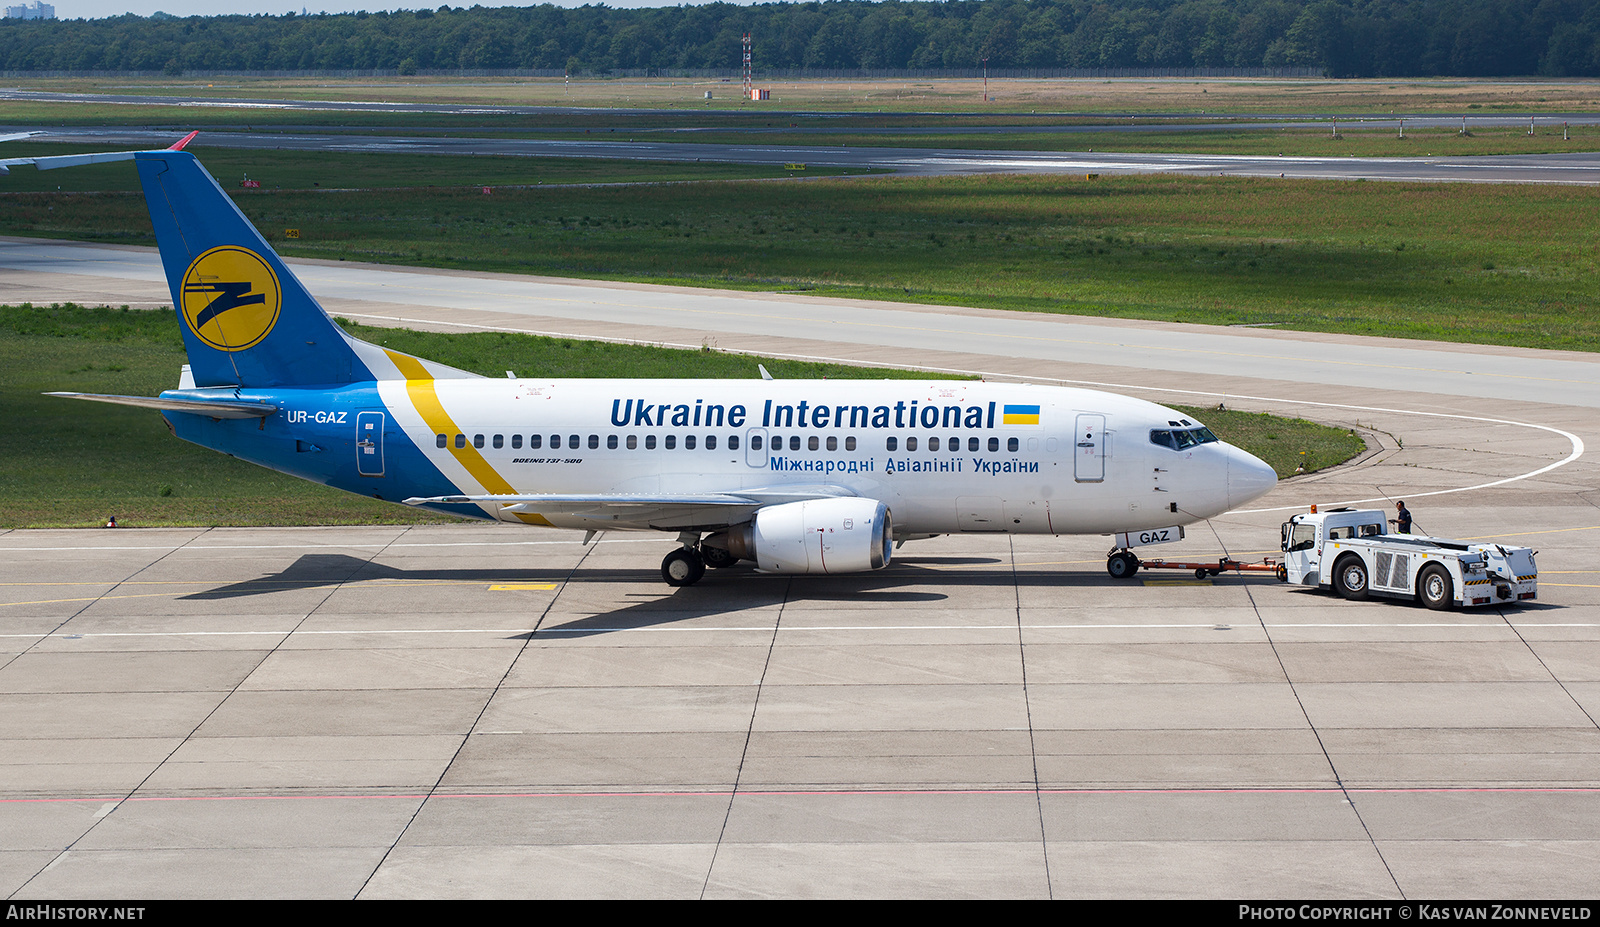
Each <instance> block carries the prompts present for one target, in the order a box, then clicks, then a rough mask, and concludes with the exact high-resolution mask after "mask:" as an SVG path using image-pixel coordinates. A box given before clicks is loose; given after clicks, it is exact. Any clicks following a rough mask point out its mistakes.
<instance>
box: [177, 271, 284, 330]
mask: <svg viewBox="0 0 1600 927" xmlns="http://www.w3.org/2000/svg"><path fill="white" fill-rule="evenodd" d="M182 298H183V318H184V320H185V321H187V322H188V323H189V330H190V331H192V332H194V333H195V335H196V336H197V337H199V339H200V340H201V341H204V342H205V343H206V344H208V345H210V346H212V347H213V348H216V349H217V350H218V351H243V350H244V349H245V348H248V347H251V346H253V345H255V344H257V343H258V342H260V341H261V339H263V338H265V337H267V333H268V332H270V331H272V326H273V325H274V324H276V323H277V321H278V310H279V309H280V308H281V307H282V305H283V290H282V289H281V288H279V286H278V275H277V274H275V273H273V272H272V268H271V267H270V266H268V264H267V262H266V261H264V260H262V259H261V255H259V254H256V253H255V252H254V251H251V250H249V249H248V248H240V247H237V246H235V245H224V246H222V247H220V248H212V249H211V250H210V251H207V252H206V253H205V254H202V255H200V256H199V257H197V258H195V259H194V263H193V264H190V265H189V269H188V271H186V272H185V273H184V275H183V297H182Z"/></svg>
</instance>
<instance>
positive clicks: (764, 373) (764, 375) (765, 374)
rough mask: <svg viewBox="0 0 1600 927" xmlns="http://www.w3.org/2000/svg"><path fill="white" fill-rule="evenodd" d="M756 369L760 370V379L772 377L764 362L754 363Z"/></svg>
mask: <svg viewBox="0 0 1600 927" xmlns="http://www.w3.org/2000/svg"><path fill="white" fill-rule="evenodd" d="M756 369H757V370H760V371H761V379H763V380H770V379H772V374H770V373H768V372H767V365H766V364H757V365H756Z"/></svg>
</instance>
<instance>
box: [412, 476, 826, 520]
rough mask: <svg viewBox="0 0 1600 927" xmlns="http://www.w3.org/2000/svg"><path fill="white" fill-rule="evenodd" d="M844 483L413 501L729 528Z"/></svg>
mask: <svg viewBox="0 0 1600 927" xmlns="http://www.w3.org/2000/svg"><path fill="white" fill-rule="evenodd" d="M854 495H855V493H854V492H852V491H850V490H849V489H847V488H845V487H843V486H834V485H827V484H823V485H816V486H775V487H763V488H754V489H740V490H736V491H734V492H709V493H594V494H562V493H528V494H517V495H509V494H506V495H472V496H469V495H462V496H428V497H414V498H410V499H406V500H405V503H406V504H407V505H443V504H461V503H468V504H474V505H500V506H503V507H504V509H505V510H507V511H510V512H511V513H513V514H515V515H521V516H526V517H528V518H530V519H543V520H544V522H545V523H548V524H551V525H554V526H555V527H559V528H584V529H592V530H597V531H604V530H607V529H653V530H657V531H677V530H683V529H690V528H701V529H711V528H726V527H728V526H730V525H737V524H740V523H742V522H745V521H749V520H750V517H751V516H752V515H754V514H755V513H756V510H757V509H760V508H762V507H764V506H768V505H776V504H779V503H783V502H798V501H801V500H804V499H826V498H832V497H835V496H854Z"/></svg>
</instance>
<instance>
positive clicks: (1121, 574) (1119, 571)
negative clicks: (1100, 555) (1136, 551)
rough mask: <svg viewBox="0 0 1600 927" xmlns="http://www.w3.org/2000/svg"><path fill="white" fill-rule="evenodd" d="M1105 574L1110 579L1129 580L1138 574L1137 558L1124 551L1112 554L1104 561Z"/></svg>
mask: <svg viewBox="0 0 1600 927" xmlns="http://www.w3.org/2000/svg"><path fill="white" fill-rule="evenodd" d="M1106 572H1107V573H1109V574H1111V578H1112V579H1129V578H1131V577H1132V576H1133V574H1135V573H1137V572H1139V558H1138V557H1135V556H1134V555H1133V554H1131V553H1129V552H1128V551H1125V550H1124V551H1121V552H1119V553H1115V554H1112V555H1111V556H1110V557H1109V558H1108V559H1107V560H1106Z"/></svg>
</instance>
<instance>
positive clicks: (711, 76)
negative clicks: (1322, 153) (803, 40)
mask: <svg viewBox="0 0 1600 927" xmlns="http://www.w3.org/2000/svg"><path fill="white" fill-rule="evenodd" d="M401 76H405V77H473V78H482V77H565V76H571V77H578V78H585V79H605V78H628V79H641V78H642V79H649V78H661V79H663V80H667V79H677V80H716V81H724V80H729V81H731V80H743V78H744V72H742V71H740V70H739V69H737V68H723V69H706V68H629V69H618V70H611V71H588V70H585V71H575V72H573V73H571V74H570V75H568V74H567V72H566V71H563V70H562V69H561V68H458V69H454V70H436V69H418V70H415V71H408V72H407V73H405V74H404V75H402V74H401V72H400V69H398V68H359V69H346V70H326V71H207V70H185V71H182V72H179V73H176V74H174V73H172V72H169V71H163V70H156V71H11V70H7V71H0V79H6V80H16V79H26V78H35V79H38V78H56V77H70V78H97V77H98V78H123V79H127V78H136V79H137V78H159V77H165V78H173V77H182V78H190V79H207V80H212V79H217V78H223V79H239V78H258V79H261V78H265V79H287V80H293V79H321V78H331V79H343V80H352V79H360V78H370V77H378V78H385V77H401ZM754 76H755V79H756V80H757V81H773V80H952V79H955V80H979V79H982V78H983V77H984V76H985V72H984V70H983V69H982V68H946V69H938V70H926V71H913V70H907V69H895V68H853V69H852V68H839V69H829V68H770V69H764V70H763V69H757V70H756V72H755V75H754ZM987 76H988V77H989V79H990V80H1050V79H1063V78H1066V79H1080V80H1081V79H1094V78H1098V79H1105V80H1115V79H1118V78H1175V79H1197V78H1230V77H1232V78H1288V79H1293V78H1319V77H1323V76H1325V75H1324V73H1323V71H1322V69H1321V68H991V69H990V70H989V71H988V72H987Z"/></svg>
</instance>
